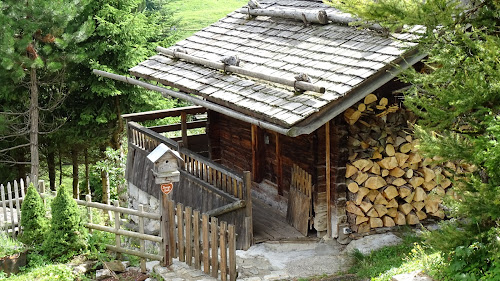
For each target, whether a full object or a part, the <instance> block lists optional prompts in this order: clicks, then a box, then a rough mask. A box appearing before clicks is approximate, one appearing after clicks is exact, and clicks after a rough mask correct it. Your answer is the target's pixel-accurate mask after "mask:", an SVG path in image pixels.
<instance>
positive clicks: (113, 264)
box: [104, 260, 126, 272]
mask: <svg viewBox="0 0 500 281" xmlns="http://www.w3.org/2000/svg"><path fill="white" fill-rule="evenodd" d="M104 264H105V265H104V268H108V269H109V270H112V271H114V272H125V269H126V267H125V265H124V264H123V263H122V261H117V260H114V261H105V262H104Z"/></svg>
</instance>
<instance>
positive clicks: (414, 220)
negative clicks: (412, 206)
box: [406, 212, 420, 225]
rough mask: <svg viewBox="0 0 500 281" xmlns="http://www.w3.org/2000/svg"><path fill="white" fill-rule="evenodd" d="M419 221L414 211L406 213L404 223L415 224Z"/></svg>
mask: <svg viewBox="0 0 500 281" xmlns="http://www.w3.org/2000/svg"><path fill="white" fill-rule="evenodd" d="M419 223H420V220H419V219H418V217H417V215H416V214H415V213H414V212H410V213H409V214H407V215H406V224H409V225H416V224H419Z"/></svg>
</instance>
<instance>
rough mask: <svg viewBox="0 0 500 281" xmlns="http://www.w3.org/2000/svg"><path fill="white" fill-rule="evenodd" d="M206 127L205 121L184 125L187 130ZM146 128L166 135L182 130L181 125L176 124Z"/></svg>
mask: <svg viewBox="0 0 500 281" xmlns="http://www.w3.org/2000/svg"><path fill="white" fill-rule="evenodd" d="M206 126H207V121H206V120H200V121H193V122H187V123H186V128H187V129H188V130H189V129H197V128H205V127H206ZM147 128H148V129H150V130H151V131H153V132H157V133H166V132H173V131H180V130H182V124H181V123H176V124H170V125H161V126H153V127H147Z"/></svg>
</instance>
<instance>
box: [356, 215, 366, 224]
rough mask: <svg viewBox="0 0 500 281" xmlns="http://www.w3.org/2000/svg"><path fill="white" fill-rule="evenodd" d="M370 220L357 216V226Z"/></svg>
mask: <svg viewBox="0 0 500 281" xmlns="http://www.w3.org/2000/svg"><path fill="white" fill-rule="evenodd" d="M368 220H369V218H367V217H365V216H356V225H358V224H362V223H364V222H367V221H368Z"/></svg>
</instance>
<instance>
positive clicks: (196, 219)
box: [193, 210, 201, 269]
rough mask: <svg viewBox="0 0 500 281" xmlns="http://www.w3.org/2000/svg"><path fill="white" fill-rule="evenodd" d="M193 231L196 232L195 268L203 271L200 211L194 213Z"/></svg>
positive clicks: (194, 238)
mask: <svg viewBox="0 0 500 281" xmlns="http://www.w3.org/2000/svg"><path fill="white" fill-rule="evenodd" d="M193 230H194V235H193V236H194V237H193V240H194V268H196V269H201V256H200V255H201V251H200V211H198V210H195V211H194V212H193Z"/></svg>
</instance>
